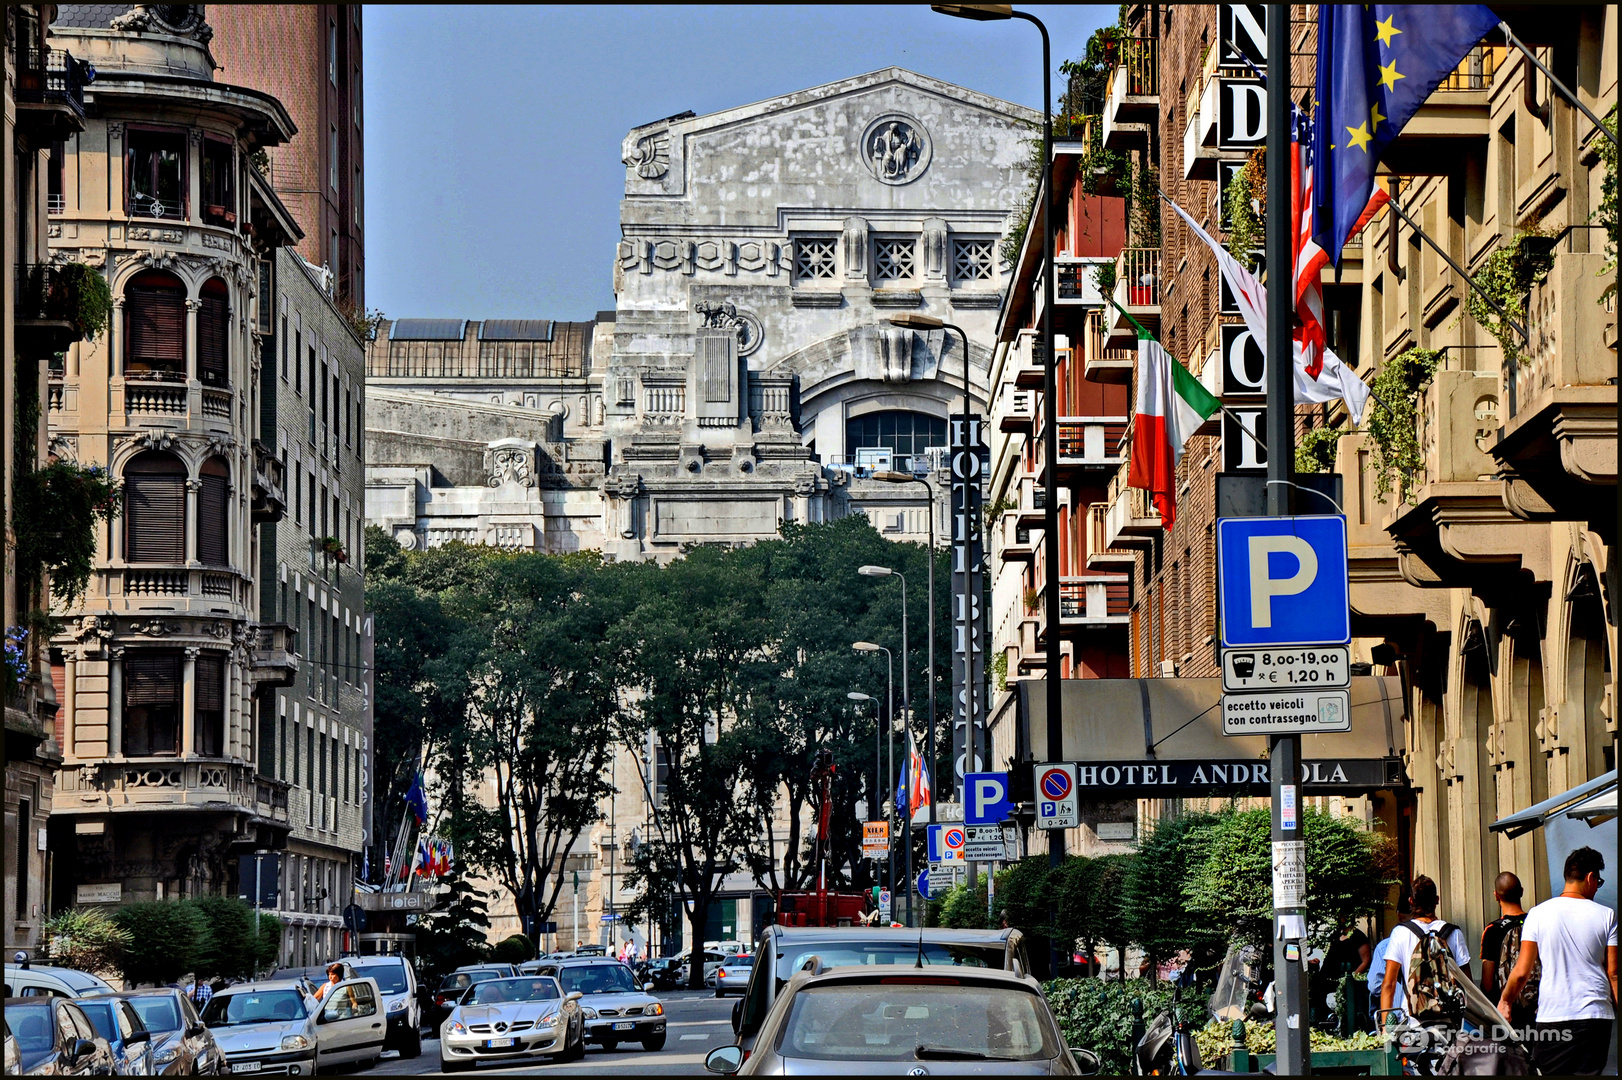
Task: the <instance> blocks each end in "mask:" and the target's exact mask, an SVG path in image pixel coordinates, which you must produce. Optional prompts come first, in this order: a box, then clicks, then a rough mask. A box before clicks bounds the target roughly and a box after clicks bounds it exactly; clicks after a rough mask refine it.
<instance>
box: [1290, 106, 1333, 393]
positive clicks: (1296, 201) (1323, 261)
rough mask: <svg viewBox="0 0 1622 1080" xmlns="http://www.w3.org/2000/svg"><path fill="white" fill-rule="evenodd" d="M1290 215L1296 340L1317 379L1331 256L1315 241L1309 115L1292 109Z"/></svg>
mask: <svg viewBox="0 0 1622 1080" xmlns="http://www.w3.org/2000/svg"><path fill="white" fill-rule="evenodd" d="M1290 113H1291V117H1290V119H1291V123H1290V215H1291V220H1293V221H1294V222H1295V235H1294V236H1293V237H1292V238H1291V253H1292V254H1293V255H1294V256H1295V319H1296V324H1295V340H1296V341H1297V342H1298V343H1299V344H1300V346H1301V357H1300V359H1299V361H1298V362H1299V363H1300V364H1301V366H1302V368H1303V369H1304V370H1305V371H1306V373H1307V374H1308V375H1309V376H1311V377H1312V378H1314V379H1316V378H1317V377H1318V374H1319V373H1320V372H1321V371H1323V366H1324V292H1323V285H1322V283H1321V279H1322V271H1323V268H1324V267H1325V266H1327V265H1328V264H1329V254H1328V253H1327V252H1326V251H1324V249H1323V248H1321V247H1319V246H1318V245H1317V243H1316V242H1315V241H1314V240H1313V239H1312V136H1311V134H1310V132H1309V131H1308V122H1307V118H1306V115H1305V114H1304V113H1302V112H1301V110H1300V109H1299V108H1296V107H1295V106H1294V105H1293V104H1292V105H1291V108H1290Z"/></svg>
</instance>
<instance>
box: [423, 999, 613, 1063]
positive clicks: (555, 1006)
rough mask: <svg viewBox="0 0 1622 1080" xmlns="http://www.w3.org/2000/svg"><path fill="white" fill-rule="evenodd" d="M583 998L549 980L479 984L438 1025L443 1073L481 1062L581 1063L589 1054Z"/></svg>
mask: <svg viewBox="0 0 1622 1080" xmlns="http://www.w3.org/2000/svg"><path fill="white" fill-rule="evenodd" d="M580 998H581V995H580V993H579V992H578V991H576V992H574V993H569V994H565V993H564V992H563V988H562V986H561V985H560V984H559V983H558V980H557V979H556V978H555V977H552V976H549V975H544V976H543V975H526V976H523V977H521V978H516V979H489V980H486V981H485V982H481V983H475V984H474V985H473V986H471V987H469V988H468V991H467V993H466V994H464V995H463V996H462V1000H461V1002H460V1003H459V1004H458V1005H457V1006H456V1008H454V1009H452V1010H451V1014H450V1015H449V1016H448V1017H446V1018H445V1022H444V1023H443V1024H442V1025H440V1028H439V1064H440V1068H441V1069H442V1070H443V1071H444V1072H458V1071H460V1070H463V1069H471V1068H473V1067H474V1066H475V1065H477V1064H478V1063H479V1062H480V1061H511V1060H514V1059H518V1058H533V1057H546V1058H551V1059H552V1060H554V1061H575V1060H578V1059H579V1058H581V1057H583V1056H585V1053H586V1024H585V1018H584V1016H583V1014H582V1012H581V1008H580Z"/></svg>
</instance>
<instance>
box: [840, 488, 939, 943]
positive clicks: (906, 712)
mask: <svg viewBox="0 0 1622 1080" xmlns="http://www.w3.org/2000/svg"><path fill="white" fill-rule="evenodd" d="M879 475H881V476H882V475H883V474H882V473H881V474H879ZM902 475H905V474H902ZM934 526H935V521H934V518H933V517H932V518H931V519H930V539H931V541H933V539H934V535H935V532H934ZM930 549H931V555H933V553H934V544H933V542H932V543H931V545H930ZM856 572H857V573H858V574H861V575H862V576H863V577H895V578H900V579H901V715H902V717H903V720H904V722H905V723H906V725H907V732H908V733H909V734H910V733H911V732H912V692H911V689H910V685H909V683H908V681H907V666H908V665H907V575H906V574H903V573H902V572H901V571H899V570H894V569H891V568H890V567H888V566H874V565H872V564H869V565H867V566H864V567H861V568H860V569H859V570H857V571H856ZM934 584H935V582H934V562H933V559H931V563H930V586H931V588H930V593H929V599H930V605H931V607H930V612H929V631H930V638H931V641H930V648H929V659H930V668H929V677H930V682H931V684H933V683H934V678H935V667H934V660H935V645H934V640H933V639H934V636H935V611H934V606H933V605H934V600H935V590H934V587H933V586H934ZM929 707H930V710H931V713H932V714H933V710H934V707H935V695H934V692H933V690H931V693H930V697H929ZM933 718H934V717H933V715H931V720H933ZM931 734H932V736H933V733H931ZM931 745H933V743H932V744H931ZM907 802H908V803H909V804H910V803H911V802H912V795H911V790H910V789H909V791H908V797H907ZM929 806H930V814H931V815H933V814H934V810H935V800H934V799H933V798H932V799H930V800H929ZM905 818H906V860H905V862H906V871H907V925H908V926H911V925H912V813H911V807H910V806H909V807H908V812H907V813H906V814H905ZM931 820H933V816H932V817H931ZM892 884H893V882H892Z"/></svg>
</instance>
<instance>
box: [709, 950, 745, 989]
mask: <svg viewBox="0 0 1622 1080" xmlns="http://www.w3.org/2000/svg"><path fill="white" fill-rule="evenodd" d="M754 963H755V958H754V957H753V956H751V955H749V954H748V953H737V954H735V955H733V956H729V957H727V958H726V960H724V961H722V963H721V966H720V967H718V968H716V969H715V996H716V997H726V996H727V995H728V994H742V993H743V992H744V991H745V990H747V989H749V975H750V973H751V972H752V971H753V969H754Z"/></svg>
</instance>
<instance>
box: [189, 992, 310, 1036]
mask: <svg viewBox="0 0 1622 1080" xmlns="http://www.w3.org/2000/svg"><path fill="white" fill-rule="evenodd" d="M308 1015H309V1007H308V1006H307V1005H306V1004H305V1000H304V995H302V994H300V993H299V992H298V991H297V990H250V991H244V992H243V993H239V994H215V995H214V996H213V997H212V998H210V999H209V1001H208V1005H207V1007H205V1008H204V1009H203V1023H205V1024H207V1025H208V1026H209V1027H211V1028H217V1027H230V1026H231V1025H233V1024H268V1023H275V1022H277V1021H282V1022H285V1021H289V1020H302V1019H304V1018H305V1017H306V1016H308Z"/></svg>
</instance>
